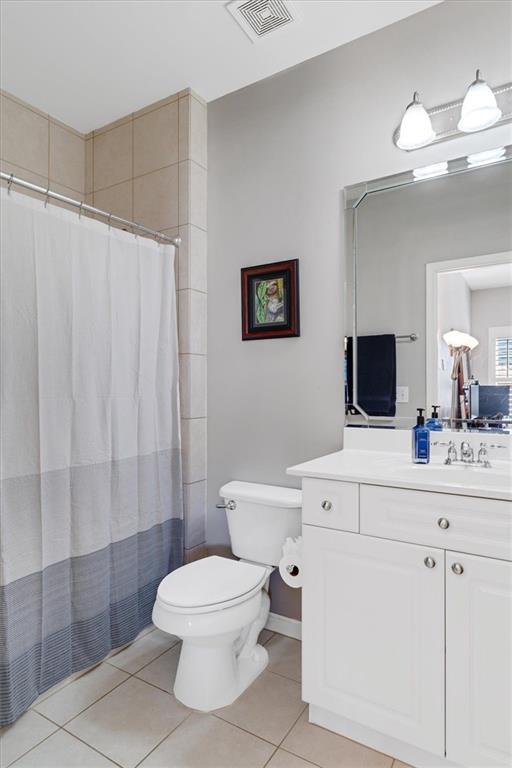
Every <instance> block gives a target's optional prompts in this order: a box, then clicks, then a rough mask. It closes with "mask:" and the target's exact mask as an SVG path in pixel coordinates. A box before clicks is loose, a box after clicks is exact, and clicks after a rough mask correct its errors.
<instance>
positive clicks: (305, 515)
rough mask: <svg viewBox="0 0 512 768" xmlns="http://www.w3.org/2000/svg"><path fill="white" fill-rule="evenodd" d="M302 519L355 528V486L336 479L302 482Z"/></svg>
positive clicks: (356, 521) (351, 529)
mask: <svg viewBox="0 0 512 768" xmlns="http://www.w3.org/2000/svg"><path fill="white" fill-rule="evenodd" d="M302 522H303V523H309V525H321V526H322V527H323V528H336V529H338V530H340V531H354V532H356V533H357V531H358V530H359V486H358V485H357V483H342V482H339V481H338V480H312V479H311V478H304V480H303V481H302Z"/></svg>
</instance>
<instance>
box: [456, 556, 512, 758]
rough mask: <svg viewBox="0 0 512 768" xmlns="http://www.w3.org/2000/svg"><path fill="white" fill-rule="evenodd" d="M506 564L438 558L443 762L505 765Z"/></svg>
mask: <svg viewBox="0 0 512 768" xmlns="http://www.w3.org/2000/svg"><path fill="white" fill-rule="evenodd" d="M511 605H512V563H510V562H505V561H503V560H494V559H492V558H486V557H474V556H472V555H465V554H460V553H457V552H447V553H446V754H447V756H448V757H449V758H450V759H451V760H453V761H454V762H455V763H459V764H460V765H464V766H485V768H490V766H498V765H499V766H505V765H506V766H509V765H511V764H512V748H511V740H512V702H511V699H512V683H511V681H512V663H511V655H512V612H511Z"/></svg>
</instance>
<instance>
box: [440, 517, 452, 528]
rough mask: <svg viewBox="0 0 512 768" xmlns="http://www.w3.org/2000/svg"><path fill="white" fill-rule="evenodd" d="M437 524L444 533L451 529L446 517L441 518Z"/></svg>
mask: <svg viewBox="0 0 512 768" xmlns="http://www.w3.org/2000/svg"><path fill="white" fill-rule="evenodd" d="M437 524H438V526H439V527H440V528H442V529H443V531H446V529H447V528H449V527H450V521H449V520H447V519H446V517H440V518H439V520H438V521H437Z"/></svg>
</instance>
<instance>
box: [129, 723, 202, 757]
mask: <svg viewBox="0 0 512 768" xmlns="http://www.w3.org/2000/svg"><path fill="white" fill-rule="evenodd" d="M193 714H194V711H193V710H192V711H191V712H189V713H188V715H186V717H184V718H183V720H182V721H181V722H180V723H178V725H175V726H174V728H173V729H172V730H171V731H169V733H168V734H167V735H166V736H164V737H163V739H160V741H159V742H158V744H155V746H154V747H153V749H151V750H150V751H149V752H148V753H147V755H144V757H143V758H142V760H139V762H138V763H137V765H136V766H135V768H137V766H139V765H140V764H141V763H143V762H144V760H147V758H148V757H149V756H150V755H151V753H152V752H154V751H155V749H158V747H159V746H160V744H162V743H163V742H164V741H165V740H166V739H168V738H169V736H170V735H171V734H173V733H174V732H175V731H177V730H178V728H180V727H181V726H182V725H183V723H186V721H187V720H188V719H189V717H190V716H191V715H193Z"/></svg>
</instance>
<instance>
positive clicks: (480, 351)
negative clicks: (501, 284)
mask: <svg viewBox="0 0 512 768" xmlns="http://www.w3.org/2000/svg"><path fill="white" fill-rule="evenodd" d="M507 325H508V326H512V288H511V287H505V288H488V289H487V290H480V291H471V334H472V335H473V336H474V337H475V338H476V339H478V341H479V344H478V347H476V349H475V350H474V351H473V352H472V354H471V360H472V366H473V374H474V376H475V378H477V379H479V380H480V383H481V384H489V383H490V381H491V379H490V374H491V371H489V328H492V327H497V326H507Z"/></svg>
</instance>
